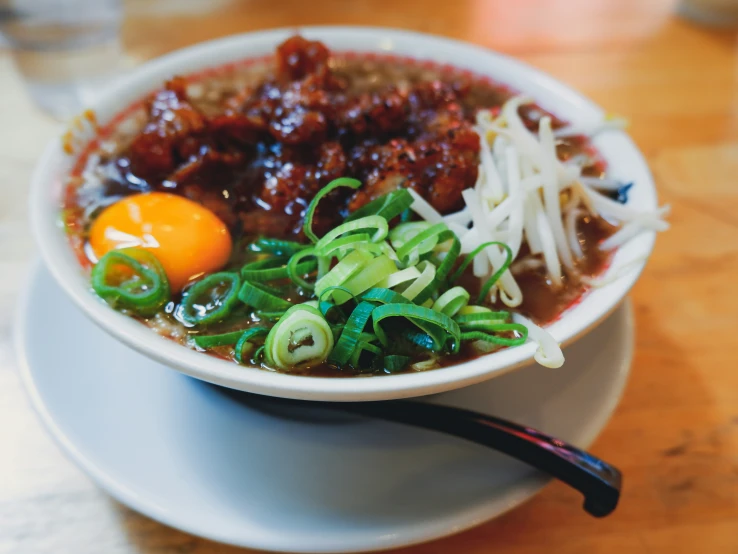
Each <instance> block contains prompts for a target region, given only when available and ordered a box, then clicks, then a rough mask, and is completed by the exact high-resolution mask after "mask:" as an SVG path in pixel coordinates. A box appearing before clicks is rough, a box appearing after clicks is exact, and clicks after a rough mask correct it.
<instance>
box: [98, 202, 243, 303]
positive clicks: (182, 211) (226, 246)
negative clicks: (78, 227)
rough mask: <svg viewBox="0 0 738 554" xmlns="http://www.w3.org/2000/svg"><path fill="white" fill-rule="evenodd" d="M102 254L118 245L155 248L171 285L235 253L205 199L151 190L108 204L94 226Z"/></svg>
mask: <svg viewBox="0 0 738 554" xmlns="http://www.w3.org/2000/svg"><path fill="white" fill-rule="evenodd" d="M90 246H91V247H92V250H93V252H94V253H95V255H96V256H97V257H98V259H99V258H100V257H102V256H103V255H104V254H105V253H106V252H108V251H110V250H114V249H116V248H128V247H132V246H137V247H141V248H145V249H146V250H149V251H150V252H151V253H152V254H154V255H155V256H156V257H157V258H158V259H159V261H160V262H161V265H162V266H163V267H164V271H166V274H167V277H168V278H169V284H170V286H171V288H172V291H179V290H181V289H182V287H184V285H185V284H187V282H188V281H189V280H190V279H192V278H194V277H197V276H199V275H202V274H203V273H212V272H213V271H218V270H219V269H220V268H221V267H223V266H224V265H225V264H226V262H227V261H228V258H229V257H230V255H231V246H232V243H231V235H230V233H229V232H228V228H227V227H226V226H225V224H224V223H223V222H222V221H221V220H220V219H219V218H218V217H217V216H216V215H215V214H214V213H213V212H211V211H210V210H208V209H207V208H204V207H202V206H201V205H200V204H197V203H196V202H193V201H191V200H187V199H186V198H183V197H181V196H177V195H175V194H167V193H163V192H150V193H144V194H135V195H133V196H128V197H126V198H124V199H123V200H121V201H119V202H116V203H115V204H113V205H112V206H109V207H108V208H106V209H105V210H103V212H102V213H101V214H100V215H99V216H98V218H97V219H95V221H94V222H93V224H92V227H91V229H90Z"/></svg>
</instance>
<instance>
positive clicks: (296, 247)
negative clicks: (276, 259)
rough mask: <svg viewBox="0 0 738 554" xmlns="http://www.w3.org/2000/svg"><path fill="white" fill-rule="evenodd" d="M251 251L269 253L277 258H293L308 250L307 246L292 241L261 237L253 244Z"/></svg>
mask: <svg viewBox="0 0 738 554" xmlns="http://www.w3.org/2000/svg"><path fill="white" fill-rule="evenodd" d="M250 247H251V250H255V251H256V252H268V253H269V254H276V255H277V256H292V255H293V254H296V253H297V252H299V251H300V250H303V249H304V248H307V244H300V243H299V242H294V241H291V240H279V239H270V238H266V237H261V238H258V239H256V240H255V241H254V242H253V243H252V244H251V246H250Z"/></svg>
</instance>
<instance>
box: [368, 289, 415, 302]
mask: <svg viewBox="0 0 738 554" xmlns="http://www.w3.org/2000/svg"><path fill="white" fill-rule="evenodd" d="M361 299H362V300H366V301H367V302H378V303H380V304H409V303H410V301H409V300H408V299H407V298H405V297H404V296H402V295H401V294H399V293H397V292H395V291H393V290H389V289H384V288H374V289H369V290H368V291H366V292H365V293H364V294H362V295H361Z"/></svg>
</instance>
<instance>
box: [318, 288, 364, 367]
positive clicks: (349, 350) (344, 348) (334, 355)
mask: <svg viewBox="0 0 738 554" xmlns="http://www.w3.org/2000/svg"><path fill="white" fill-rule="evenodd" d="M374 309H375V306H374V304H372V303H371V302H359V304H358V305H357V306H356V308H354V311H353V312H351V315H350V316H349V318H348V321H346V325H344V327H343V330H342V331H341V336H340V337H339V338H338V341H336V346H335V348H333V351H332V352H331V354H330V356H329V357H328V361H329V362H331V363H334V364H336V365H338V366H344V365H346V363H347V362H348V361H349V359H351V355H352V354H353V352H354V350H355V349H356V344H357V342H358V341H359V337H360V336H361V333H363V332H364V327H366V324H367V322H368V321H369V318H370V317H371V315H372V312H373V311H374Z"/></svg>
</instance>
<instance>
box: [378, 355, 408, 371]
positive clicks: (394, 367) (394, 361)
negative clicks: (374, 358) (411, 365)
mask: <svg viewBox="0 0 738 554" xmlns="http://www.w3.org/2000/svg"><path fill="white" fill-rule="evenodd" d="M409 361H410V356H400V355H397V354H393V355H389V356H385V357H384V360H382V363H383V364H384V370H385V371H386V372H387V373H397V372H398V371H402V370H403V369H405V368H406V367H407V364H408V362H409Z"/></svg>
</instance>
